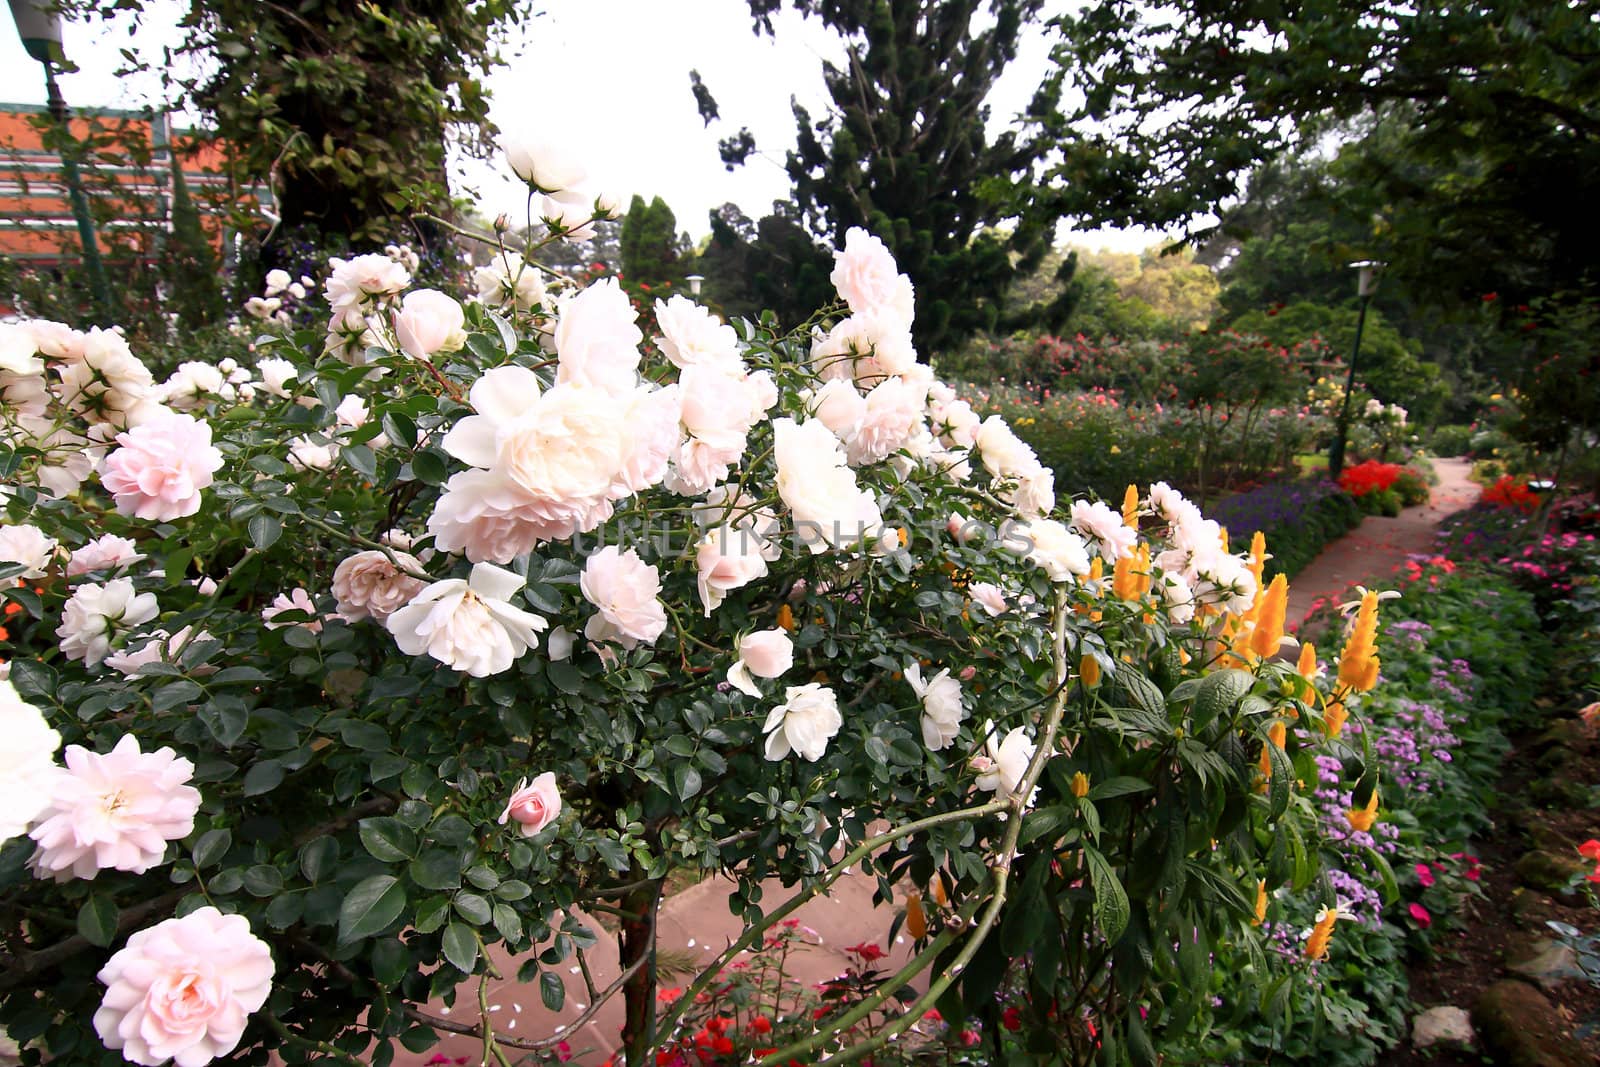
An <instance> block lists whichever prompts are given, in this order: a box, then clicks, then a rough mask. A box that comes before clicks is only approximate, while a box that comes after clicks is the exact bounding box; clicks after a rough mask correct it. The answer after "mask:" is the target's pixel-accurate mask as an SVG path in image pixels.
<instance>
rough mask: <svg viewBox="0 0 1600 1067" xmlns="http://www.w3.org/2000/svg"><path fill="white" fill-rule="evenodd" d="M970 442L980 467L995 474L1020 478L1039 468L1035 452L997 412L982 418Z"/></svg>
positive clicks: (1002, 476)
mask: <svg viewBox="0 0 1600 1067" xmlns="http://www.w3.org/2000/svg"><path fill="white" fill-rule="evenodd" d="M974 444H975V445H976V446H977V449H978V455H979V457H980V458H981V459H982V460H983V465H984V467H985V468H987V469H988V471H989V473H990V474H992V475H994V476H995V477H996V478H1020V477H1022V476H1024V475H1026V474H1028V473H1029V472H1031V471H1036V470H1038V469H1039V466H1040V464H1039V456H1038V454H1037V453H1035V452H1034V450H1033V449H1032V448H1031V447H1029V445H1028V444H1027V442H1025V441H1023V440H1022V438H1020V437H1018V436H1017V435H1016V433H1015V432H1014V431H1013V430H1012V429H1011V427H1010V426H1009V425H1008V424H1007V423H1006V420H1005V419H1003V418H1001V417H1000V416H999V415H990V416H989V417H988V418H987V419H984V420H983V422H982V423H981V424H980V425H979V426H978V430H977V434H976V436H975V438H974Z"/></svg>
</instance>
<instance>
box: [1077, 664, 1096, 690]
mask: <svg viewBox="0 0 1600 1067" xmlns="http://www.w3.org/2000/svg"><path fill="white" fill-rule="evenodd" d="M1078 673H1079V674H1080V675H1082V676H1083V684H1084V685H1086V686H1088V687H1089V688H1090V689H1093V688H1094V687H1095V686H1097V685H1099V684H1100V661H1099V660H1097V659H1095V658H1094V657H1093V656H1085V657H1083V659H1081V660H1079V661H1078Z"/></svg>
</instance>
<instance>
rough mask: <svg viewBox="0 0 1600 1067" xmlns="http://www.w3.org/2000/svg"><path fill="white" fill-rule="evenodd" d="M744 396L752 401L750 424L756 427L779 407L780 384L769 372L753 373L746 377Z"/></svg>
mask: <svg viewBox="0 0 1600 1067" xmlns="http://www.w3.org/2000/svg"><path fill="white" fill-rule="evenodd" d="M744 394H745V398H746V399H747V400H749V401H750V424H751V425H752V426H754V425H755V424H756V423H758V422H760V421H761V418H762V416H764V415H765V414H766V413H767V412H769V411H771V410H772V409H773V408H774V407H776V406H777V404H778V383H777V382H776V381H774V380H773V377H772V372H771V371H769V370H758V371H752V372H751V373H749V374H746V375H745V376H744Z"/></svg>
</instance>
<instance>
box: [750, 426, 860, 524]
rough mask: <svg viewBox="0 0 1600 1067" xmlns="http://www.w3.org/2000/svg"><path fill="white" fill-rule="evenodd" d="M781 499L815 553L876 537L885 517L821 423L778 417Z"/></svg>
mask: <svg viewBox="0 0 1600 1067" xmlns="http://www.w3.org/2000/svg"><path fill="white" fill-rule="evenodd" d="M772 426H773V440H774V444H773V448H774V452H775V454H776V457H777V461H778V495H779V496H781V497H782V498H783V502H784V503H785V504H786V505H788V507H789V511H790V513H791V514H792V516H793V518H794V524H795V533H796V535H797V536H798V537H800V539H801V540H802V541H804V542H805V543H806V544H807V545H809V546H810V548H811V551H812V552H823V551H826V550H827V548H828V546H830V545H831V546H833V547H835V548H844V547H848V546H850V545H853V544H856V543H858V542H860V541H862V540H863V539H864V538H866V537H868V536H869V535H874V534H875V533H876V531H877V530H878V528H879V527H881V526H882V525H883V516H882V514H880V513H879V511H878V503H877V501H876V500H875V499H874V498H873V496H872V494H871V493H870V492H868V491H866V490H864V489H862V488H861V487H860V486H858V485H857V484H856V476H855V473H854V472H853V471H851V470H850V468H849V467H847V466H846V465H845V457H844V454H843V453H842V452H841V451H840V449H839V442H838V440H837V439H836V438H835V437H834V436H833V434H832V433H830V432H829V430H828V428H827V427H826V426H824V425H823V424H822V423H821V422H820V421H817V420H815V419H813V420H812V421H810V422H806V423H796V422H795V421H794V420H792V419H774V420H773V423H772Z"/></svg>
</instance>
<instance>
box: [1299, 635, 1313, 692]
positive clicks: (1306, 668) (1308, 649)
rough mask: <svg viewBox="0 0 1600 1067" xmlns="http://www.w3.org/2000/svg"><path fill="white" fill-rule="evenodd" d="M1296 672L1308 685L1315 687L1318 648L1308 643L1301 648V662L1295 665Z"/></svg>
mask: <svg viewBox="0 0 1600 1067" xmlns="http://www.w3.org/2000/svg"><path fill="white" fill-rule="evenodd" d="M1294 672H1295V673H1296V674H1298V675H1299V676H1300V677H1302V678H1304V679H1305V680H1306V685H1307V686H1308V687H1309V686H1313V685H1315V683H1316V680H1317V646H1316V645H1314V644H1312V643H1311V642H1310V641H1307V642H1306V643H1305V644H1303V645H1301V646H1300V661H1299V662H1298V663H1296V664H1295V665H1294Z"/></svg>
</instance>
